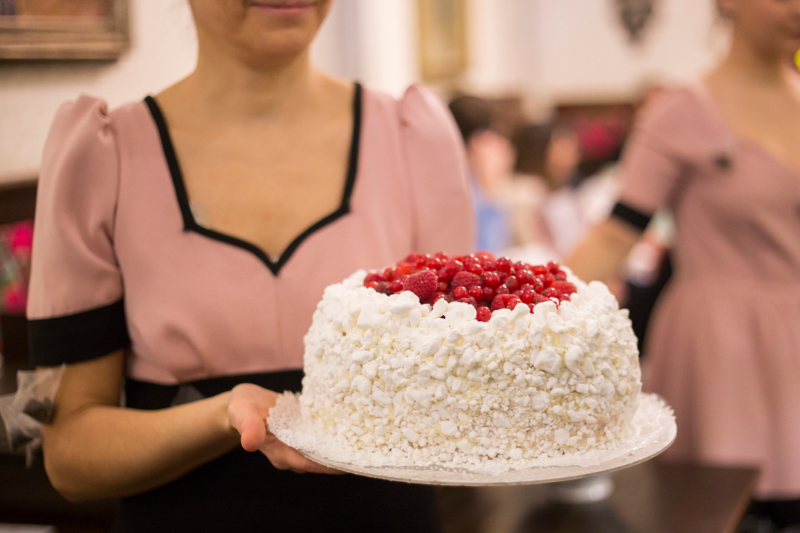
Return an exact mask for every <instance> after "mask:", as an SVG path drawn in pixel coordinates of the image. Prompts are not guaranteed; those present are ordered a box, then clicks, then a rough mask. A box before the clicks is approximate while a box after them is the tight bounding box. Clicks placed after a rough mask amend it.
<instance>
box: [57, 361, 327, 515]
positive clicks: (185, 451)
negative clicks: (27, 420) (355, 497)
mask: <svg viewBox="0 0 800 533" xmlns="http://www.w3.org/2000/svg"><path fill="white" fill-rule="evenodd" d="M122 369H123V352H122V351H117V352H114V353H112V354H110V355H107V356H105V357H100V358H97V359H93V360H91V361H87V362H83V363H77V364H73V365H69V366H68V367H67V369H66V370H65V372H64V375H63V377H62V380H61V385H60V387H59V390H58V394H57V396H56V401H55V414H54V418H53V421H52V423H51V424H49V425H47V426H45V427H44V428H43V436H44V457H45V468H46V470H47V474H48V476H49V478H50V481H51V483H52V484H53V486H54V487H55V488H56V490H58V491H59V492H60V493H61V494H62V495H64V497H66V498H67V499H69V500H72V501H81V500H88V499H95V498H110V497H120V496H127V495H131V494H136V493H138V492H142V491H146V490H149V489H152V488H155V487H157V486H159V485H163V484H165V483H167V482H169V481H172V480H174V479H176V478H178V477H180V476H182V475H183V474H185V473H187V472H189V471H190V470H192V469H194V468H197V467H198V466H200V465H202V464H203V463H205V462H207V461H210V460H211V459H214V458H216V457H218V456H220V455H222V454H223V453H225V452H227V451H229V450H231V449H233V448H234V447H235V446H237V445H238V444H239V442H240V441H241V443H242V445H243V446H244V448H245V449H246V450H248V451H255V450H259V449H260V450H261V451H262V452H263V453H264V454H265V455H267V457H268V458H269V459H270V461H272V463H273V464H274V465H275V466H276V467H277V468H280V469H291V470H295V471H297V472H333V471H332V470H330V469H327V468H325V467H322V466H319V465H317V464H315V463H312V462H311V461H309V460H308V459H306V458H304V457H303V456H302V455H300V454H299V453H298V452H297V451H295V450H293V449H292V448H289V447H288V446H286V445H285V444H283V443H281V442H280V441H278V440H277V439H276V438H275V437H274V436H272V435H271V434H269V433H268V431H267V429H266V427H265V420H266V418H267V416H268V414H269V409H270V408H271V407H272V406H273V405H275V400H276V399H277V397H278V395H277V394H276V393H275V392H272V391H267V390H265V389H262V388H260V387H257V386H255V385H240V386H238V387H236V388H234V390H233V391H231V392H227V393H223V394H220V395H218V396H214V397H211V398H207V399H204V400H200V401H197V402H193V403H189V404H184V405H180V406H177V407H170V408H168V409H161V410H157V411H141V410H135V409H125V408H121V407H119V398H120V387H121V383H122Z"/></svg>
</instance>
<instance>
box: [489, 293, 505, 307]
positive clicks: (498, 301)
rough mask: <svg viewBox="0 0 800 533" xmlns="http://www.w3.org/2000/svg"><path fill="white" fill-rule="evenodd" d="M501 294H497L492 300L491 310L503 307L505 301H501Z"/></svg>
mask: <svg viewBox="0 0 800 533" xmlns="http://www.w3.org/2000/svg"><path fill="white" fill-rule="evenodd" d="M503 296H505V295H503V294H498V295H497V296H495V297H494V299H493V300H492V311H497V310H498V309H505V307H506V302H505V301H503Z"/></svg>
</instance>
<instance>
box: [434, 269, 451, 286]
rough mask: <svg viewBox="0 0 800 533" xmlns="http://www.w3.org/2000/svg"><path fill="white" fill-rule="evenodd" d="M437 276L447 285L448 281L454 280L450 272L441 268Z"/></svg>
mask: <svg viewBox="0 0 800 533" xmlns="http://www.w3.org/2000/svg"><path fill="white" fill-rule="evenodd" d="M436 276H438V278H439V281H441V282H444V283H447V282H448V281H450V280H451V279H453V275H452V274H451V273H450V272H448V271H447V270H445V269H444V268H440V269H439V270H437V271H436Z"/></svg>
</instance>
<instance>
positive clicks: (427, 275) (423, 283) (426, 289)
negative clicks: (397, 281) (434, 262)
mask: <svg viewBox="0 0 800 533" xmlns="http://www.w3.org/2000/svg"><path fill="white" fill-rule="evenodd" d="M437 284H438V281H437V278H436V273H435V272H434V271H433V270H421V271H419V272H417V273H416V274H412V275H410V276H408V279H406V281H405V282H404V283H403V290H406V291H411V292H413V293H414V294H416V295H417V296H418V297H419V301H420V302H425V301H427V300H429V299H430V298H431V296H433V293H434V292H436V285H437Z"/></svg>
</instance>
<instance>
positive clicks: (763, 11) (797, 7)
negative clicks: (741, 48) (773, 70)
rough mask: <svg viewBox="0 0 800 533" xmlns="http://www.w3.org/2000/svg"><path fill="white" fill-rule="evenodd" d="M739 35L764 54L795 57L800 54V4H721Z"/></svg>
mask: <svg viewBox="0 0 800 533" xmlns="http://www.w3.org/2000/svg"><path fill="white" fill-rule="evenodd" d="M718 2H719V6H720V8H721V9H722V11H723V12H724V13H725V14H726V15H728V16H729V17H730V18H731V19H732V20H733V23H734V26H735V29H736V33H737V34H738V35H739V36H741V37H742V38H744V39H747V41H748V42H749V43H750V44H751V45H752V46H755V47H756V48H757V49H758V50H759V51H760V52H762V53H768V54H776V55H780V56H793V55H794V54H795V52H797V50H800V0H718Z"/></svg>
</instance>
